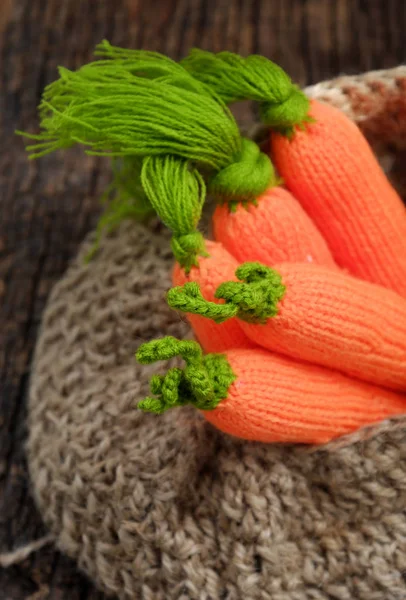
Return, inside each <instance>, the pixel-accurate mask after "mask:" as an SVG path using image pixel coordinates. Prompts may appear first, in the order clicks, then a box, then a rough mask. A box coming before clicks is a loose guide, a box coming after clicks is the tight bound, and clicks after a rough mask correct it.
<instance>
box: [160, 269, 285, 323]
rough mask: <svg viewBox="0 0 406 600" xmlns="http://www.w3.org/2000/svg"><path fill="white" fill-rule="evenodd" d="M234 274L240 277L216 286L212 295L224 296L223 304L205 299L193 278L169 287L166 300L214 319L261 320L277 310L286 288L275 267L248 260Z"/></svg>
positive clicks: (181, 308) (219, 320) (264, 321)
mask: <svg viewBox="0 0 406 600" xmlns="http://www.w3.org/2000/svg"><path fill="white" fill-rule="evenodd" d="M235 274H236V277H237V278H238V279H239V280H240V281H227V282H225V283H222V284H221V285H220V286H219V287H218V288H217V290H216V293H215V297H216V298H219V299H223V300H225V304H216V303H215V302H209V301H208V300H205V299H204V297H203V295H202V293H201V291H200V288H199V286H198V284H197V283H195V282H190V283H185V285H183V286H178V287H174V288H172V289H171V290H169V292H168V294H167V302H168V304H169V306H171V307H172V308H175V309H177V310H181V311H183V312H188V313H192V314H196V315H201V316H202V317H207V318H209V319H212V320H213V321H215V322H216V323H223V322H224V321H226V320H227V319H231V318H232V317H238V318H239V319H241V320H243V321H247V322H248V323H262V324H264V323H266V321H267V319H269V318H272V317H274V316H276V315H277V314H278V309H279V302H280V301H281V300H282V298H283V296H284V294H285V291H286V288H285V286H284V285H283V283H282V278H281V276H280V274H279V273H278V272H277V271H275V270H274V269H271V268H270V267H267V266H265V265H262V264H261V263H256V262H252V263H251V262H247V263H244V264H242V265H241V266H240V267H239V268H238V269H237V270H236V272H235Z"/></svg>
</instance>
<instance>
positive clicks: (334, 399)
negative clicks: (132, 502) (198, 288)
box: [204, 349, 406, 444]
mask: <svg viewBox="0 0 406 600" xmlns="http://www.w3.org/2000/svg"><path fill="white" fill-rule="evenodd" d="M227 360H228V361H229V364H230V366H231V368H232V370H233V372H234V373H235V374H236V376H237V379H236V381H234V383H232V384H231V386H230V388H229V391H228V395H227V398H225V399H224V400H222V401H221V402H220V404H219V405H218V406H217V407H216V408H215V409H213V410H210V411H204V416H205V417H206V419H207V420H208V421H210V423H212V424H213V425H215V426H216V427H217V428H218V429H221V430H222V431H224V432H225V433H228V434H231V435H235V436H237V437H240V438H244V439H247V440H256V441H260V442H292V443H315V444H321V443H325V442H328V441H330V440H331V439H333V438H336V437H338V436H341V435H344V434H347V433H351V432H352V431H355V430H357V429H358V428H359V427H362V426H365V425H369V424H371V423H375V422H378V421H381V420H383V419H386V418H388V417H391V416H394V415H398V414H402V413H404V412H405V410H406V403H405V399H404V398H402V397H401V396H398V395H396V394H395V393H393V392H390V391H387V390H383V389H380V388H377V387H374V386H372V385H369V384H366V383H363V382H360V381H356V380H353V379H350V378H348V377H345V376H344V375H340V374H339V373H336V372H334V371H330V370H328V369H325V368H323V367H317V366H314V365H309V364H306V363H300V362H296V361H293V360H291V359H289V358H285V357H281V356H277V355H273V354H271V353H270V352H267V351H266V350H259V349H251V350H230V351H228V352H227Z"/></svg>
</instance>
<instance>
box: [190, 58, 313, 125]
mask: <svg viewBox="0 0 406 600" xmlns="http://www.w3.org/2000/svg"><path fill="white" fill-rule="evenodd" d="M181 65H182V66H183V67H184V68H185V69H186V70H187V71H188V72H189V73H191V74H192V75H193V77H195V78H196V79H198V80H199V81H201V82H202V83H205V84H207V85H208V86H209V87H210V88H211V89H212V90H213V91H214V92H215V94H216V95H218V96H220V97H221V98H222V99H223V100H224V101H225V102H226V103H227V104H230V103H232V102H236V101H239V100H254V101H256V102H259V105H260V115H261V119H262V120H263V122H264V123H266V124H267V125H269V126H270V127H272V128H274V129H277V130H280V131H283V132H285V133H287V134H290V133H291V132H292V131H293V128H294V127H295V126H297V125H299V126H300V125H303V123H306V122H307V121H309V117H308V112H309V99H308V98H307V97H306V96H305V94H304V93H303V92H302V91H301V90H300V89H299V88H298V87H297V86H296V85H294V84H293V83H292V80H291V79H290V77H289V76H288V75H287V74H286V73H285V71H284V70H283V69H281V67H279V66H278V65H276V64H275V63H273V62H272V61H270V60H269V59H267V58H265V57H264V56H259V55H256V54H252V55H251V56H248V57H247V58H243V57H241V56H239V55H238V54H233V53H232V52H219V53H218V54H212V53H211V52H206V51H204V50H199V49H197V48H196V49H193V50H192V51H191V52H190V54H189V56H187V57H186V58H185V59H184V60H182V61H181Z"/></svg>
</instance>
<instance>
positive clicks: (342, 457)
mask: <svg viewBox="0 0 406 600" xmlns="http://www.w3.org/2000/svg"><path fill="white" fill-rule="evenodd" d="M338 82H339V84H338V83H337V82H334V83H327V84H320V85H319V86H315V87H314V88H312V89H311V90H310V91H309V92H310V93H311V94H313V95H317V96H318V97H323V98H325V99H326V100H328V101H332V102H334V103H336V104H337V105H339V106H341V107H342V108H343V109H345V110H346V112H347V113H348V114H350V115H351V116H352V117H353V118H356V119H357V120H358V122H359V123H360V125H362V126H363V127H365V130H366V131H367V132H368V133H370V134H371V135H372V136H373V137H374V139H377V138H379V139H383V140H384V142H385V143H389V142H390V143H391V144H392V146H393V147H394V146H397V147H398V148H400V147H401V132H400V125H399V123H398V121H397V118H398V119H399V118H400V114H401V111H402V110H403V111H404V110H405V106H406V100H405V97H404V96H403V104H402V102H401V96H402V86H403V89H404V86H405V83H406V69H405V68H401V69H397V70H393V71H391V72H390V73H389V74H388V73H386V74H382V73H378V74H373V75H368V76H366V77H364V78H355V79H353V78H342V79H340V80H338ZM337 85H339V86H340V87H337ZM370 90H372V91H373V90H376V91H375V92H374V91H373V93H372V94H371V97H374V102H372V101H371V102H370V104H369V105H368V114H365V112H363V111H364V107H365V105H364V104H363V103H362V102H361V103H359V102H358V101H359V97H360V94H363V93H364V92H365V94H366V95H367V96H368V95H369V93H370ZM374 94H375V96H374ZM388 103H389V105H390V106H391V107H393V106H397V107H398V108H397V110H398V111H399V112H398V114H397V118H396V115H395V114H394V113H393V111H392V112H391V113H390V115H389V114H388V111H387V110H386V108H387V106H388ZM403 114H404V112H403ZM378 123H379V125H378ZM380 128H382V136H380V135H379V132H380V131H381V129H380ZM386 162H387V163H388V165H389V164H391V165H393V164H395V162H393V161H392V160H389V161H388V160H387V161H386ZM88 244H89V242H86V243H85V244H84V246H83V248H82V250H81V252H80V255H79V256H78V258H77V259H76V260H75V261H74V263H73V264H72V265H71V267H70V268H69V270H68V272H67V273H66V275H65V277H64V278H63V279H62V281H60V282H59V284H58V285H56V286H55V288H54V290H53V293H52V294H51V297H50V299H49V303H48V307H47V309H46V311H45V314H44V318H43V324H42V331H41V335H40V338H39V341H38V345H37V349H36V354H35V360H34V365H33V370H32V378H31V389H30V405H29V442H28V459H29V467H30V472H31V477H32V485H33V490H34V494H35V498H36V501H37V503H38V506H39V508H40V510H41V512H42V515H43V517H44V520H45V522H46V524H47V525H48V527H49V528H50V530H51V532H52V533H53V534H54V535H55V537H56V539H57V544H58V546H59V547H60V548H61V550H63V551H64V552H66V553H67V554H69V555H70V556H72V557H73V558H75V559H76V560H77V562H78V564H79V566H80V567H81V568H82V569H83V570H84V571H86V572H87V573H88V574H89V575H90V577H92V578H93V579H94V580H95V581H96V583H97V584H98V586H99V587H100V588H102V589H103V590H104V591H107V592H111V593H113V594H117V595H118V596H119V597H120V598H122V599H130V598H131V599H136V600H138V599H142V600H189V599H191V600H257V599H258V600H260V599H261V600H353V599H359V600H402V599H404V598H406V512H405V507H406V428H405V427H404V425H403V422H402V421H401V420H399V421H392V422H385V423H383V424H381V425H380V426H378V427H375V428H373V429H371V430H370V431H362V432H360V433H359V434H356V435H355V436H353V437H352V438H350V439H346V440H339V441H338V442H337V443H335V444H330V445H329V446H328V447H324V448H302V447H292V446H277V445H262V444H255V443H246V442H242V441H238V440H235V439H232V438H230V437H227V436H225V435H223V434H221V433H219V432H217V431H216V430H214V429H213V428H212V427H211V426H210V425H208V424H207V423H206V422H205V421H204V420H203V418H201V417H200V416H199V414H198V413H197V411H195V410H194V409H192V408H183V409H175V410H173V411H169V412H168V413H167V414H165V415H163V416H159V417H157V416H155V415H151V414H144V413H141V412H140V411H137V410H136V403H137V401H138V400H139V399H140V398H142V397H143V396H144V395H145V394H146V393H147V392H148V380H149V378H150V376H151V374H152V373H153V372H156V371H157V370H161V369H162V370H164V369H165V368H167V365H164V364H161V365H158V367H157V366H156V365H153V366H148V367H141V366H140V365H138V364H137V363H136V361H135V360H134V358H133V355H134V352H135V350H136V348H137V347H138V345H139V344H140V343H142V342H144V341H146V340H150V339H152V338H154V337H159V336H162V335H165V334H171V335H176V336H185V335H190V333H189V331H188V327H187V324H186V322H185V321H184V320H182V318H181V317H180V316H179V315H178V314H177V313H175V312H172V311H171V310H169V309H168V307H167V306H166V304H165V301H164V294H165V291H166V290H167V289H168V287H169V286H170V275H169V272H170V267H171V262H172V259H171V255H170V251H169V246H168V236H167V234H166V233H165V232H162V231H160V228H159V227H158V226H155V228H154V231H151V228H150V229H149V230H148V231H146V230H145V229H144V228H143V226H141V225H137V224H134V223H126V224H124V225H123V226H122V227H121V228H120V230H119V231H118V232H116V233H115V234H113V235H111V236H109V237H107V238H106V239H105V240H104V241H103V243H102V245H101V249H100V251H99V252H98V254H97V256H96V257H95V259H94V260H93V261H92V263H91V265H90V266H86V265H85V264H84V262H83V257H84V255H85V253H86V249H87V248H88Z"/></svg>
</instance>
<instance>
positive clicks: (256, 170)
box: [17, 41, 275, 270]
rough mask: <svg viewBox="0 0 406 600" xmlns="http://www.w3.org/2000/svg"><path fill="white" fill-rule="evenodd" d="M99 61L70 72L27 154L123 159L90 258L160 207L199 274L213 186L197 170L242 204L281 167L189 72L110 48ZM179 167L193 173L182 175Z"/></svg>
mask: <svg viewBox="0 0 406 600" xmlns="http://www.w3.org/2000/svg"><path fill="white" fill-rule="evenodd" d="M96 55H97V56H98V57H99V58H101V60H97V61H95V62H91V63H89V64H87V65H84V66H83V67H81V68H80V69H78V70H77V71H69V70H68V69H65V68H63V67H61V68H60V69H59V75H60V77H59V79H58V80H57V81H55V82H53V83H51V84H50V85H49V86H47V87H46V88H45V90H44V93H43V97H42V100H41V103H40V106H39V115H40V120H41V129H42V131H41V133H39V134H38V135H33V134H24V133H22V132H17V133H20V134H22V135H25V136H26V137H28V138H30V139H32V140H33V141H34V143H33V144H31V145H29V146H28V147H27V149H28V151H29V152H30V158H38V157H40V156H43V155H46V154H49V153H50V152H52V151H54V150H58V149H64V148H69V147H71V146H74V145H76V144H82V145H84V146H85V147H86V152H87V154H92V155H102V156H104V155H108V156H110V157H112V158H113V161H114V160H115V159H121V160H122V163H120V164H121V165H122V166H121V167H120V169H118V168H117V167H116V166H115V163H114V162H113V170H114V177H113V182H112V184H111V186H110V187H109V189H108V190H107V192H106V194H105V196H104V198H105V199H106V198H107V199H108V201H107V203H106V204H107V209H106V212H105V214H104V215H103V217H102V218H101V220H100V223H99V226H98V231H97V239H96V244H95V246H94V248H92V250H91V252H90V255H91V254H93V253H94V251H95V249H96V248H97V244H98V242H99V239H100V236H101V233H102V231H103V230H104V229H112V228H114V227H116V226H117V225H118V224H119V222H120V221H122V220H123V219H125V218H143V217H144V215H148V214H150V212H151V210H152V209H153V210H155V211H156V212H157V213H158V215H159V216H160V218H161V219H162V221H163V222H164V223H166V224H167V225H168V226H169V227H170V228H171V229H172V232H173V236H174V237H173V241H172V248H173V251H174V254H175V256H176V258H177V259H178V260H179V262H180V264H182V265H183V266H184V267H185V268H186V270H189V269H190V268H191V267H192V266H193V265H196V264H197V257H198V256H199V255H202V254H204V243H203V237H202V235H201V234H200V233H199V232H197V231H196V227H197V224H198V221H199V219H200V215H201V209H202V203H203V201H204V186H203V180H202V178H201V176H200V175H198V172H197V170H196V169H199V170H200V171H201V172H203V173H204V175H205V176H206V177H207V179H208V181H209V185H210V187H211V190H212V191H213V192H214V193H215V194H216V195H217V196H219V198H220V199H222V200H227V201H228V202H230V203H233V202H234V203H235V202H249V201H255V198H256V197H257V196H258V195H260V194H261V193H262V192H264V191H265V190H266V189H267V188H268V187H269V185H273V184H274V183H275V174H274V170H273V167H272V164H271V162H270V160H269V158H268V157H267V156H265V155H264V154H262V153H261V152H260V151H259V149H258V147H257V146H256V145H255V144H254V142H252V141H250V140H243V139H242V138H241V136H240V133H239V130H238V126H237V123H236V122H235V120H234V118H233V116H232V114H231V112H230V111H229V109H228V108H227V107H226V105H225V104H224V102H223V101H222V100H221V99H220V98H219V96H217V95H216V93H215V92H212V91H211V90H209V88H208V87H207V86H206V85H205V84H204V83H201V82H200V81H198V80H197V79H195V78H194V77H193V76H192V75H190V74H189V73H188V72H187V71H186V70H185V69H184V68H183V66H181V65H179V64H177V63H176V62H174V61H173V60H171V59H170V58H168V57H165V56H163V55H161V54H159V53H156V52H147V51H144V50H125V49H122V48H117V47H115V46H111V45H110V44H109V43H108V42H107V41H103V42H102V43H101V44H99V45H98V46H97V47H96ZM176 161H178V165H183V166H182V167H181V166H179V167H178V168H175V166H174V165H175V162H176ZM141 164H142V168H141V167H140V165H141ZM165 165H166V166H165ZM169 165H170V166H169ZM186 165H187V166H186ZM140 181H141V183H142V187H143V188H144V190H143V191H142V190H141V185H140ZM178 185H179V186H180V187H179V189H177V186H178ZM114 192H115V195H113V199H112V200H110V198H111V195H112V194H114ZM231 205H232V204H231Z"/></svg>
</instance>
